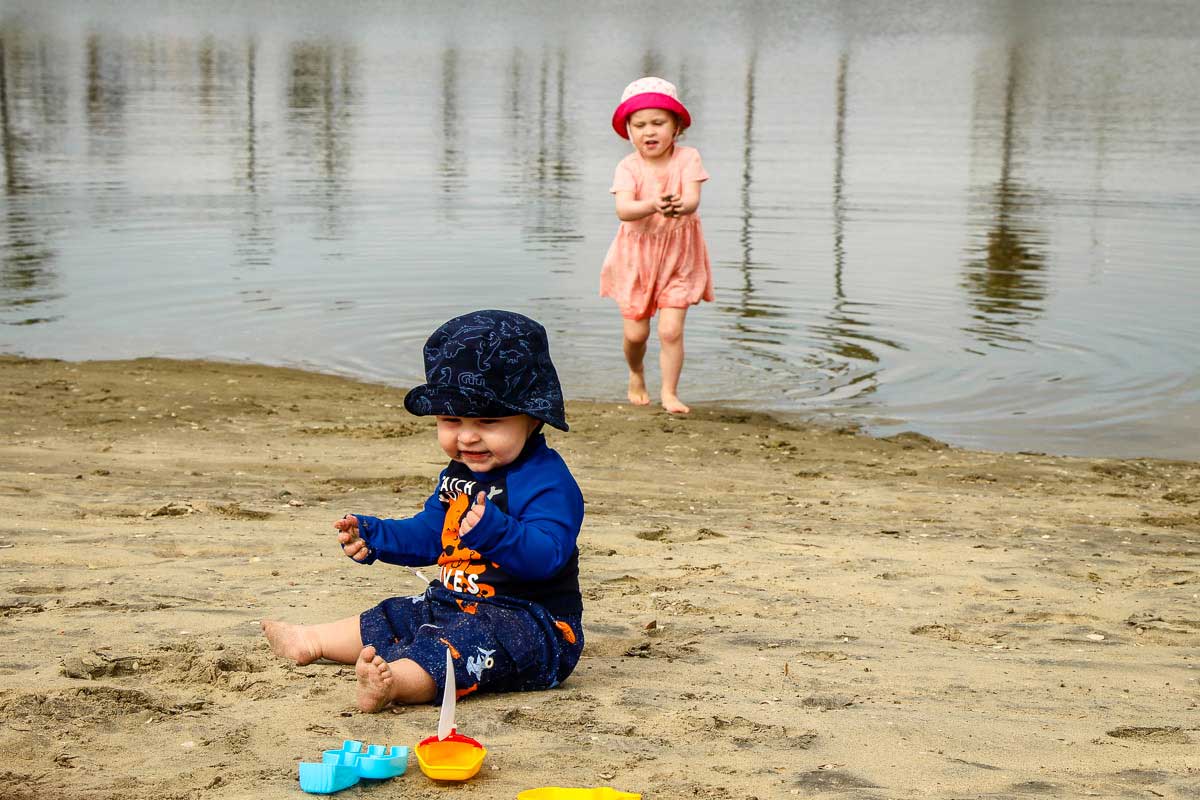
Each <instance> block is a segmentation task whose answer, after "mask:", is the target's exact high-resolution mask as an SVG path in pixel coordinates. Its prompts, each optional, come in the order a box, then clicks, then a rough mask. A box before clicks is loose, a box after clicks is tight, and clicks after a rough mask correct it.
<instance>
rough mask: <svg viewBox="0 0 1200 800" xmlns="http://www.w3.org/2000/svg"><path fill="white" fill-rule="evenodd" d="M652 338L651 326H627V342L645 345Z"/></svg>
mask: <svg viewBox="0 0 1200 800" xmlns="http://www.w3.org/2000/svg"><path fill="white" fill-rule="evenodd" d="M649 338H650V325H649V323H647V324H645V325H630V324H626V325H625V341H626V342H628V343H629V344H632V345H641V344H645V343H646V341H647V340H648V339H649Z"/></svg>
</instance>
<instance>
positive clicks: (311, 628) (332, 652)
mask: <svg viewBox="0 0 1200 800" xmlns="http://www.w3.org/2000/svg"><path fill="white" fill-rule="evenodd" d="M260 626H261V627H262V630H263V633H264V634H266V636H267V641H268V642H270V643H271V652H273V653H274V654H275V655H277V656H279V657H280V658H286V659H288V660H289V661H295V662H296V663H297V664H298V665H299V666H304V665H305V664H311V663H312V662H314V661H316V660H317V659H318V658H328V659H329V660H330V661H336V662H338V663H339V664H353V663H354V662H355V661H357V660H358V655H359V653H360V652H362V648H363V643H362V636H361V634H360V633H359V628H358V617H347V618H346V619H339V620H338V621H337V622H325V623H322V624H320V625H292V624H290V623H287V622H280V621H279V620H274V619H264V620H263V621H262V622H261V623H260Z"/></svg>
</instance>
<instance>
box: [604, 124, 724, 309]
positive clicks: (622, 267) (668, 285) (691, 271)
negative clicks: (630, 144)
mask: <svg viewBox="0 0 1200 800" xmlns="http://www.w3.org/2000/svg"><path fill="white" fill-rule="evenodd" d="M706 180H708V173H707V172H705V170H704V164H703V163H702V162H701V161H700V152H699V151H698V150H696V148H694V147H683V146H680V145H675V152H674V153H672V154H671V160H670V162H669V163H668V164H667V169H666V170H665V172H664V173H663V174H662V175H658V176H656V175H654V174H653V173H652V172H651V171H650V170H649V169H648V167H647V165H646V163H645V161H643V160H642V157H641V156H640V155H638V154H637V153H630V154H629V155H628V156H626V157H625V158H623V159H622V160H621V163H619V164H617V169H616V172H615V173H614V174H613V183H612V188H611V189H609V191H610V192H612V193H613V194H616V193H617V192H628V191H632V192H633V193H634V198H635V199H637V200H644V199H646V198H648V197H655V196H658V197H661V196H662V195H665V194H681V193H682V192H683V185H684V183H690V182H692V181H706ZM600 295H601V297H611V298H612V299H613V300H615V301H616V302H617V306H618V307H619V308H620V309H621V316H622V317H625V318H626V319H647V318H649V317H651V316H653V315H654V312H655V311H657V310H658V309H660V308H687V307H688V306H691V305H695V304H696V303H699V302H700V301H701V300H708V301H711V300H712V299H713V285H712V264H711V263H710V262H709V258H708V247H707V246H706V245H705V243H704V229H703V227H702V226H701V224H700V216H699V215H698V214H688V215H686V216H683V217H674V218H671V217H664V216H663V215H662V214H651V215H650V216H648V217H643V218H642V219H638V220H633V221H632V222H622V223H621V226H620V227H619V228H618V229H617V235H616V238H614V239H613V242H612V244H611V245H609V248H608V254H607V255H606V256H605V258H604V266H603V267H602V268H601V269H600Z"/></svg>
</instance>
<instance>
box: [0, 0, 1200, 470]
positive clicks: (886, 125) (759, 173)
mask: <svg viewBox="0 0 1200 800" xmlns="http://www.w3.org/2000/svg"><path fill="white" fill-rule="evenodd" d="M643 74H658V75H662V76H663V77H666V78H668V79H670V80H673V81H675V82H676V83H677V84H678V85H679V87H680V91H681V93H682V96H683V100H684V102H685V103H686V104H687V105H688V107H689V109H690V110H691V112H692V116H693V119H694V126H693V128H692V130H691V131H689V133H688V136H687V140H686V141H687V142H688V143H690V144H691V145H693V146H695V147H697V148H698V149H699V150H700V152H701V154H702V156H703V158H704V162H705V166H706V167H707V169H708V171H709V173H710V174H711V176H712V179H711V180H710V181H709V182H708V183H707V184H706V185H705V188H704V193H703V202H702V205H701V209H700V213H701V217H702V218H703V220H704V225H705V229H706V232H707V238H708V244H709V248H710V251H711V253H712V256H713V267H714V276H715V282H716V295H717V299H716V302H715V303H711V304H704V305H701V306H699V307H697V308H695V309H693V311H692V312H691V313H690V314H689V316H688V328H687V336H686V344H687V348H688V361H687V365H686V367H685V369H684V380H683V384H682V390H681V392H682V394H683V397H684V398H685V399H687V400H690V401H710V402H716V401H719V402H722V403H728V404H733V405H740V406H745V407H751V408H761V409H768V410H773V411H781V412H794V413H797V414H801V415H805V416H813V417H819V418H822V419H828V418H833V419H845V420H862V421H865V422H866V423H867V424H868V426H869V428H870V429H871V430H873V431H876V432H879V433H885V434H886V433H891V432H896V431H899V430H906V429H911V430H917V431H921V432H923V433H926V434H929V435H932V436H935V437H938V438H941V439H944V440H947V441H950V442H953V443H955V444H960V445H964V446H973V447H985V448H990V449H997V450H1038V451H1045V452H1055V453H1071V454H1083V455H1111V456H1118V455H1120V456H1142V455H1157V456H1166V457H1185V458H1200V436H1197V427H1198V424H1200V370H1198V366H1200V315H1198V314H1197V298H1200V90H1197V87H1198V86H1200V6H1198V5H1197V4H1196V3H1194V2H1178V3H1174V2H1131V3H1110V2H1099V1H1092V2H1050V1H1049V0H1047V2H976V3H968V2H959V0H947V1H946V2H936V0H930V1H929V2H882V1H881V2H873V3H867V2H833V1H832V0H827V2H778V3H746V4H739V5H721V4H712V3H708V4H703V3H701V4H688V3H679V4H646V5H636V6H635V5H632V4H628V3H605V2H589V3H577V4H575V3H561V4H560V3H545V4H536V3H522V2H504V3H494V4H491V3H489V4H484V3H480V4H477V5H475V4H468V3H461V2H458V3H456V2H438V3H432V2H426V3H404V4H398V3H397V4H390V3H367V2H361V3H360V2H353V1H352V0H347V1H346V2H337V3H334V2H288V3H266V2H262V3H255V2H248V3H247V2H239V3H233V2H225V3H221V2H212V3H191V4H185V3H151V2H142V3H138V2H121V3H117V2H88V3H85V2H61V1H60V2H55V1H54V0H43V1H41V2H32V1H31V2H27V3H20V2H17V3H14V2H8V3H4V4H0V89H2V92H0V113H2V116H0V146H2V147H3V154H2V155H3V159H2V160H3V164H2V167H3V170H4V173H3V174H4V193H3V197H2V199H0V203H2V213H0V245H2V247H3V263H2V266H0V352H9V353H18V354H23V355H29V356H50V357H61V358H67V359H96V358H126V357H134V356H146V355H159V356H172V357H187V358H193V357H200V358H215V359H223V360H237V361H254V362H260V363H266V364H284V365H292V366H301V367H308V368H313V369H317V370H321V371H326V372H333V373H340V374H346V375H352V376H358V377H362V378H366V379H370V380H375V381H383V382H388V383H392V384H397V385H409V384H412V383H414V382H418V381H419V380H420V379H421V364H420V344H421V343H422V341H423V340H424V338H425V336H426V335H428V333H429V332H430V331H431V330H432V329H433V328H434V327H435V326H436V325H437V324H439V323H440V322H442V321H443V320H445V319H446V318H448V317H450V316H452V315H454V314H457V313H460V312H463V311H466V310H470V309H472V308H479V307H501V308H510V309H514V310H519V311H523V312H525V313H528V314H530V315H531V316H534V317H536V318H538V319H540V320H541V321H543V322H544V323H545V324H546V326H547V328H549V329H550V331H551V340H552V343H553V351H554V355H555V359H556V362H557V363H558V365H559V368H560V372H561V374H562V377H563V381H564V384H565V388H566V392H567V395H568V396H569V397H573V398H597V399H610V400H617V399H623V394H624V390H623V386H624V366H623V362H622V359H621V355H620V321H619V318H618V315H617V313H616V310H615V308H614V307H613V306H612V304H611V303H610V301H608V300H605V299H601V298H599V297H598V296H597V288H598V275H599V267H600V262H601V260H602V258H603V256H604V252H605V249H606V248H607V246H608V243H609V241H610V240H611V238H612V236H613V234H614V232H615V230H616V226H617V220H616V218H615V215H614V212H613V205H612V198H611V196H610V195H609V194H608V186H609V183H610V180H611V177H612V171H613V167H614V166H615V165H616V163H617V161H618V160H619V159H620V158H621V157H622V156H623V155H624V154H625V153H626V152H627V151H628V150H627V148H628V145H627V144H626V143H625V142H624V141H623V140H620V139H618V138H617V137H616V136H615V135H614V134H613V133H612V131H611V129H610V128H609V116H610V115H611V113H612V109H613V107H614V106H615V104H616V102H617V101H618V100H619V95H620V92H621V89H622V88H623V87H624V86H625V84H626V83H627V82H628V81H630V80H632V79H633V78H635V77H638V76H640V75H643ZM656 353H657V348H656V346H652V351H651V364H652V365H653V369H652V373H653V374H652V375H651V378H652V379H653V378H655V377H656V375H657V366H656Z"/></svg>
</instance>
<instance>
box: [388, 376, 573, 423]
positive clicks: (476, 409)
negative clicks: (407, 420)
mask: <svg viewBox="0 0 1200 800" xmlns="http://www.w3.org/2000/svg"><path fill="white" fill-rule="evenodd" d="M404 408H405V410H406V411H408V413H410V414H412V415H414V416H417V417H425V416H430V415H434V414H436V415H439V416H447V417H511V416H514V415H516V414H527V415H529V416H531V417H533V418H534V419H536V420H540V421H542V422H545V423H546V424H547V425H552V426H554V427H555V428H558V429H559V430H560V431H566V430H570V428H569V427H568V426H567V421H566V420H565V419H563V418H562V417H561V416H559V415H557V414H555V413H554V412H553V411H552V410H551V409H531V408H517V407H516V406H512V405H509V404H507V403H504V402H502V401H501V400H499V399H497V398H496V397H494V396H492V395H491V394H487V393H483V392H477V391H474V390H472V389H468V388H467V387H464V386H444V385H438V384H433V383H423V384H421V385H420V386H414V387H413V388H412V389H409V391H408V394H406V395H404Z"/></svg>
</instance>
